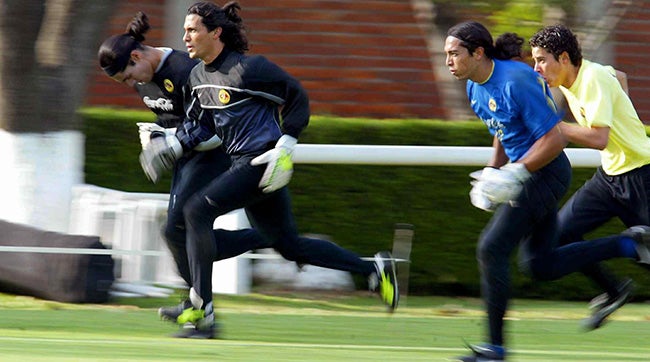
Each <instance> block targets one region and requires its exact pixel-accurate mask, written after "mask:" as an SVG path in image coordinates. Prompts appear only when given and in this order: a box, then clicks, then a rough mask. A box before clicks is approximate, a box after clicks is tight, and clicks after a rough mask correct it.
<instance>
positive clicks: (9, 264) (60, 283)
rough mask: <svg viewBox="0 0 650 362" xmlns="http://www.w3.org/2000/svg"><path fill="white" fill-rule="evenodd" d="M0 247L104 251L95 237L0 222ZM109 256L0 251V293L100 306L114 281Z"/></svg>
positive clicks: (106, 297) (111, 261)
mask: <svg viewBox="0 0 650 362" xmlns="http://www.w3.org/2000/svg"><path fill="white" fill-rule="evenodd" d="M0 246H19V247H35V246H41V247H52V248H84V249H104V250H105V249H106V247H105V246H104V245H103V244H102V243H101V242H100V240H99V237H97V236H83V235H66V234H60V233H55V232H49V231H42V230H38V229H35V228H31V227H28V226H25V225H19V224H13V223H9V222H6V221H2V220H0ZM114 264H115V263H114V261H113V258H112V257H111V256H110V255H94V254H54V253H34V252H14V251H10V252H8V251H2V250H0V292H5V293H13V294H23V295H31V296H34V297H37V298H41V299H49V300H56V301H60V302H67V303H103V302H106V301H107V300H108V296H109V294H108V292H109V290H110V288H111V285H112V284H113V282H114V281H115V275H114V273H113V267H114Z"/></svg>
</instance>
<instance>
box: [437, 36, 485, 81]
mask: <svg viewBox="0 0 650 362" xmlns="http://www.w3.org/2000/svg"><path fill="white" fill-rule="evenodd" d="M445 53H446V54H447V61H446V64H447V67H449V72H451V75H453V76H454V77H456V79H458V80H466V79H470V78H471V76H472V75H473V74H474V72H475V71H476V68H477V66H478V61H477V60H476V59H474V57H473V56H472V55H470V54H469V50H467V48H465V47H464V46H462V45H461V40H460V39H458V38H454V37H453V36H448V37H447V39H446V40H445Z"/></svg>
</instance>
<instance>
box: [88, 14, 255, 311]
mask: <svg viewBox="0 0 650 362" xmlns="http://www.w3.org/2000/svg"><path fill="white" fill-rule="evenodd" d="M149 29H150V25H149V19H148V17H147V15H146V14H145V13H143V12H138V13H137V14H136V16H135V17H134V18H133V19H132V21H131V22H129V24H128V25H127V27H126V32H125V33H124V34H119V35H114V36H111V37H109V38H108V39H106V40H105V41H104V42H103V43H102V45H101V46H100V48H99V52H98V58H99V64H100V66H101V67H102V69H103V70H104V72H105V73H106V75H107V76H109V77H110V78H112V79H113V80H115V81H117V82H120V83H123V84H124V85H126V86H128V87H130V88H134V89H135V90H136V91H137V92H138V94H139V95H140V97H142V100H143V102H144V104H145V105H146V106H147V107H149V109H150V110H151V111H152V112H154V113H155V114H156V122H155V123H139V124H138V126H139V128H140V141H141V143H142V148H143V149H145V148H147V147H150V143H151V139H152V138H155V137H162V138H165V137H168V136H173V135H174V133H175V132H176V127H177V126H179V125H180V124H181V123H182V121H183V119H184V116H185V111H184V107H183V105H184V92H183V88H184V87H185V85H186V83H187V79H188V77H189V75H190V71H191V70H192V68H194V67H195V66H196V65H197V64H198V61H197V60H195V59H192V58H190V57H189V55H188V54H187V53H186V52H182V51H178V50H173V49H171V48H167V47H152V46H149V45H145V44H144V43H143V42H144V40H145V34H146V33H147V31H148V30H149ZM220 144H221V141H220V140H219V139H218V138H217V137H212V138H210V139H208V140H207V141H206V142H203V143H202V144H201V145H200V146H199V147H197V148H196V149H195V150H194V151H191V152H187V153H185V154H184V155H183V157H180V158H179V159H178V160H177V161H176V163H175V165H174V168H173V174H172V182H171V189H170V192H169V193H170V197H169V205H168V208H167V222H166V224H165V227H164V230H163V236H164V240H165V242H166V243H167V247H168V248H169V250H170V252H171V254H172V256H173V258H174V261H175V263H176V267H177V270H178V273H179V275H180V276H181V278H183V280H184V281H185V282H186V283H187V285H188V286H189V285H191V276H190V269H189V263H188V259H187V251H186V246H187V234H186V227H185V218H184V213H183V207H184V206H185V203H186V202H187V200H188V198H189V197H190V196H191V195H192V194H194V192H196V190H198V189H201V188H203V187H204V186H205V185H207V184H208V183H209V182H210V181H212V180H213V179H215V178H216V177H217V176H219V175H221V174H222V173H223V172H224V171H226V170H227V169H228V168H229V167H230V157H229V156H228V155H226V154H225V152H224V151H223V148H221V147H219V146H220ZM197 150H202V151H201V152H199V151H197ZM157 180H158V178H155V181H157ZM213 232H214V233H215V237H216V239H221V238H220V237H219V235H220V234H221V233H223V232H224V231H223V230H214V231H213ZM230 235H231V236H230V237H231V239H230V241H229V242H228V243H221V244H220V245H219V246H218V248H217V250H218V252H217V254H216V255H215V257H214V261H217V260H222V259H227V258H230V257H233V256H236V255H240V254H242V253H244V252H247V251H249V250H252V249H259V248H264V247H266V244H267V242H266V240H265V239H264V238H262V236H261V235H260V234H259V233H257V232H256V231H255V230H252V229H247V230H239V231H237V232H234V233H232V234H230ZM188 288H189V287H188ZM187 294H188V295H189V290H188V292H187ZM183 304H184V305H186V306H189V299H187V300H185V301H184V303H183ZM181 312H182V310H180V311H179V310H174V309H173V308H172V310H169V309H168V308H161V310H160V315H161V317H162V318H163V319H169V320H173V321H174V322H176V318H175V316H177V315H178V314H180V313H181Z"/></svg>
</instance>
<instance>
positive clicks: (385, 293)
mask: <svg viewBox="0 0 650 362" xmlns="http://www.w3.org/2000/svg"><path fill="white" fill-rule="evenodd" d="M375 269H376V270H377V274H376V275H375V276H374V277H373V275H371V276H370V278H369V280H368V284H369V285H370V287H371V289H376V290H377V291H378V292H379V297H380V298H381V300H382V301H383V302H384V303H385V304H386V306H387V307H388V311H389V312H393V311H394V310H395V308H397V303H399V287H398V286H397V274H396V272H395V270H396V268H395V260H394V259H393V256H392V255H391V254H390V253H389V252H387V251H380V252H378V253H377V254H375ZM374 278H376V280H374Z"/></svg>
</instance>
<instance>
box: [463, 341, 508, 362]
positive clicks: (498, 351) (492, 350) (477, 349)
mask: <svg viewBox="0 0 650 362" xmlns="http://www.w3.org/2000/svg"><path fill="white" fill-rule="evenodd" d="M467 347H468V348H469V349H470V351H472V355H471V356H461V357H456V359H455V360H456V361H462V362H493V361H494V362H496V361H505V360H506V353H505V350H504V349H503V347H498V346H494V345H491V344H480V345H476V344H468V345H467Z"/></svg>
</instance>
